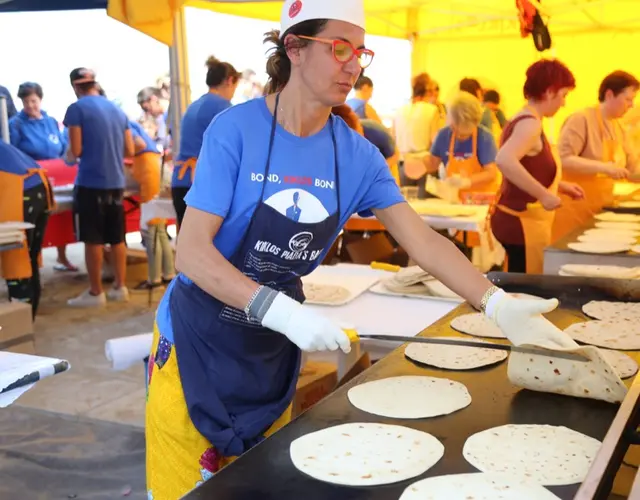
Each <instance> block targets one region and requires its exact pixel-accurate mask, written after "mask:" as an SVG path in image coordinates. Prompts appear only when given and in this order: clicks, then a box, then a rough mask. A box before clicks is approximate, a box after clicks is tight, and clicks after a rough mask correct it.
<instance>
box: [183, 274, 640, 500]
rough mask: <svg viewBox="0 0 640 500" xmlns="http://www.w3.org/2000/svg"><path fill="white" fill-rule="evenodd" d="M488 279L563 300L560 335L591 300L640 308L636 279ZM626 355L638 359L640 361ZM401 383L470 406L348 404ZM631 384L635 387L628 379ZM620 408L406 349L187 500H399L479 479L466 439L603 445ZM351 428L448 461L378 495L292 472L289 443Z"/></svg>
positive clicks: (377, 490)
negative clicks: (403, 415)
mask: <svg viewBox="0 0 640 500" xmlns="http://www.w3.org/2000/svg"><path fill="white" fill-rule="evenodd" d="M489 279H491V281H493V282H494V283H496V284H497V285H498V286H501V287H503V288H504V289H505V290H506V291H509V292H520V293H529V294H532V295H537V296H540V297H545V298H547V297H557V298H558V299H560V303H561V305H560V308H559V309H558V310H556V311H554V312H552V313H550V314H549V315H548V317H549V319H550V320H551V321H553V322H554V323H555V324H556V325H558V326H559V327H560V328H565V327H567V326H569V325H570V324H572V323H575V322H578V321H584V320H585V319H587V318H586V316H584V315H583V314H582V312H581V309H580V308H581V306H582V305H583V304H585V303H586V302H588V301H590V300H616V301H617V300H629V301H640V281H631V280H629V281H627V280H609V279H600V278H579V277H576V278H566V277H561V276H544V275H524V274H523V275H520V274H507V273H490V274H489ZM469 312H473V309H472V308H471V306H469V305H468V304H462V305H460V306H459V307H457V308H456V309H454V310H453V311H451V313H449V314H447V315H446V316H444V317H443V318H442V319H440V320H439V321H438V322H436V323H434V324H433V325H432V326H430V327H429V328H427V329H426V330H425V331H423V332H422V333H421V335H423V336H442V335H454V336H462V335H460V334H458V333H457V332H455V331H454V330H452V329H451V327H450V326H449V324H450V322H451V320H452V319H453V318H454V317H456V316H458V315H461V314H466V313H469ZM465 338H468V337H467V336H465ZM492 341H494V339H492ZM626 352H627V354H630V355H632V356H634V357H635V358H636V359H637V356H638V353H636V352H629V351H626ZM398 375H428V376H435V377H445V378H449V379H452V380H456V381H458V382H461V383H463V384H464V385H465V386H466V387H467V389H468V390H469V393H470V394H471V397H472V400H473V401H472V403H471V405H470V406H469V407H467V408H465V409H463V410H460V411H458V412H456V413H453V414H451V415H447V416H443V417H436V418H429V419H422V420H401V419H391V418H385V417H379V416H376V415H370V414H368V413H365V412H363V411H360V410H358V409H357V408H355V407H353V406H352V405H351V404H350V403H349V401H348V399H347V391H348V390H349V388H350V387H352V386H353V385H356V384H359V383H363V382H366V381H371V380H376V379H380V378H385V377H392V376H398ZM627 383H628V384H630V382H629V381H627ZM619 406H620V405H614V404H610V403H605V402H602V401H595V400H589V399H580V398H573V397H568V396H561V395H555V394H546V393H540V392H534V391H528V390H523V389H518V388H516V387H514V386H512V385H511V384H510V383H509V381H508V379H507V363H506V362H503V363H500V364H498V365H494V366H490V367H485V368H480V369H476V370H469V371H451V370H441V369H437V368H430V367H425V366H419V365H417V364H415V363H413V362H411V361H409V360H408V359H406V358H405V356H404V346H401V347H400V348H398V349H396V350H395V351H393V352H392V353H391V354H389V355H388V356H386V357H385V358H383V359H382V360H380V361H379V362H378V363H376V364H375V365H374V366H372V367H371V368H369V369H368V370H366V371H365V372H364V373H362V374H361V375H359V376H358V377H356V378H355V379H354V380H352V381H351V382H349V383H348V384H346V385H345V386H343V387H341V388H340V389H338V390H336V391H335V392H334V393H332V394H331V395H329V396H328V397H326V398H325V399H323V400H322V401H321V402H320V403H318V404H317V405H315V406H314V407H313V408H311V409H310V410H309V411H307V412H305V413H303V414H302V415H301V416H300V417H298V418H297V419H296V420H294V421H293V422H292V423H291V424H289V425H287V426H286V427H284V428H283V429H282V430H280V431H278V432H277V433H276V434H274V435H273V436H272V437H270V438H269V439H267V440H265V441H264V442H263V443H261V444H260V445H258V446H257V447H255V448H254V449H252V450H251V451H249V452H248V453H246V454H245V455H244V456H242V457H241V458H240V459H238V460H237V461H236V462H234V463H232V464H231V465H230V466H228V467H226V468H225V469H223V470H222V471H220V472H219V473H218V474H216V475H215V476H214V477H213V478H212V479H210V480H209V481H207V482H206V483H205V484H204V485H202V486H201V487H200V488H198V489H196V490H194V491H193V492H191V493H190V494H189V495H187V496H186V497H185V498H186V499H188V500H196V499H215V500H254V499H257V498H260V499H261V500H268V499H273V500H276V499H277V500H284V499H304V500H315V499H331V500H395V499H398V498H399V497H400V494H401V493H402V491H403V490H404V489H405V488H406V487H407V486H408V485H409V484H411V483H412V482H415V481H418V480H420V479H423V478H425V477H432V476H440V475H444V474H460V473H468V472H476V469H475V468H474V467H472V466H471V465H470V464H469V463H468V462H467V461H466V460H465V459H464V457H463V456H462V447H463V445H464V442H465V440H466V439H467V437H469V436H470V435H472V434H474V433H476V432H479V431H482V430H484V429H487V428H491V427H495V426H499V425H504V424H549V425H563V426H566V427H569V428H571V429H574V430H576V431H578V432H582V433H584V434H586V435H588V436H592V437H594V438H596V439H599V440H603V439H604V437H605V435H606V434H607V431H608V430H609V428H610V426H611V424H612V422H613V420H614V417H615V416H616V413H617V411H618V408H619ZM349 422H380V423H387V424H396V425H404V426H407V427H411V428H414V429H419V430H423V431H425V432H429V433H431V434H433V435H434V436H435V437H437V438H438V439H439V440H440V441H441V442H442V443H443V444H444V446H445V455H444V457H443V458H442V459H441V460H440V462H438V463H437V464H436V465H435V466H434V467H433V468H432V469H431V470H429V471H427V472H426V473H425V474H424V475H422V476H419V477H416V478H414V479H412V480H409V481H403V482H401V483H396V484H391V485H385V486H376V487H345V486H338V485H333V484H329V483H324V482H321V481H317V480H315V479H313V478H311V477H309V476H306V475H305V474H303V473H301V472H299V471H298V470H297V469H295V467H294V466H293V463H292V462H291V459H290V456H289V445H290V443H291V442H292V441H293V440H295V439H296V438H298V437H301V436H304V435H305V434H309V433H311V432H314V431H317V430H320V429H324V428H326V427H330V426H334V425H339V424H343V423H349ZM579 486H580V485H577V484H575V485H568V486H553V487H549V490H551V491H552V492H553V493H555V494H556V495H557V496H559V497H560V498H562V499H567V500H568V499H573V498H574V496H575V495H576V493H577V492H578V489H579ZM603 498H606V497H603Z"/></svg>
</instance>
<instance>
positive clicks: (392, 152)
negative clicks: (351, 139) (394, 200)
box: [360, 118, 400, 182]
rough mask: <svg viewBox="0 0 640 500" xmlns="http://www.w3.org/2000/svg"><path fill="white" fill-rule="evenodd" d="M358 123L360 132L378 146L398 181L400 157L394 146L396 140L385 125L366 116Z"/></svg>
mask: <svg viewBox="0 0 640 500" xmlns="http://www.w3.org/2000/svg"><path fill="white" fill-rule="evenodd" d="M360 123H361V124H362V132H363V134H364V136H365V138H366V139H367V140H368V141H369V142H370V143H371V144H373V145H374V146H375V147H377V148H378V151H380V154H382V156H384V159H385V160H387V165H389V168H390V169H391V173H392V175H393V177H394V179H396V180H397V181H398V182H400V178H399V174H398V159H399V158H400V153H399V152H398V148H396V141H394V140H393V136H392V135H391V133H390V132H389V130H388V129H387V127H385V126H384V125H382V124H381V123H378V122H377V121H375V120H369V119H368V118H365V119H364V120H360Z"/></svg>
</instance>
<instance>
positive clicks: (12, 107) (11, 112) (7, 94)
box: [0, 85, 18, 119]
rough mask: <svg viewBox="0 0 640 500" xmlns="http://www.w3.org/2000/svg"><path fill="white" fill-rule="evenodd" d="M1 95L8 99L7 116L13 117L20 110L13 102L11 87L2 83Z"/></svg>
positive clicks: (0, 86)
mask: <svg viewBox="0 0 640 500" xmlns="http://www.w3.org/2000/svg"><path fill="white" fill-rule="evenodd" d="M0 97H4V98H5V99H6V100H7V118H9V119H11V118H12V117H13V115H15V114H16V113H17V112H18V110H17V109H16V106H15V104H14V103H13V97H11V92H9V89H8V88H7V87H3V86H2V85H0Z"/></svg>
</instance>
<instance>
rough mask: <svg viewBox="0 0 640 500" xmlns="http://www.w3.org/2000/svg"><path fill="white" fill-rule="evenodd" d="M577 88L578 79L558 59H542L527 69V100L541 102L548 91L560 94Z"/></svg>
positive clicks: (525, 85) (524, 89)
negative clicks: (563, 90)
mask: <svg viewBox="0 0 640 500" xmlns="http://www.w3.org/2000/svg"><path fill="white" fill-rule="evenodd" d="M574 88H576V79H575V78H574V76H573V73H571V70H570V69H569V68H567V67H566V66H565V65H564V64H562V63H561V62H560V61H558V60H557V59H541V60H540V61H536V62H534V63H533V64H532V65H531V66H529V68H527V79H526V81H525V82H524V87H523V93H524V97H525V99H537V100H540V99H542V98H543V97H544V95H545V93H546V92H547V91H549V90H550V91H553V92H558V91H559V90H560V89H574Z"/></svg>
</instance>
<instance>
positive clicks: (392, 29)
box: [187, 0, 640, 40]
mask: <svg viewBox="0 0 640 500" xmlns="http://www.w3.org/2000/svg"><path fill="white" fill-rule="evenodd" d="M532 3H534V4H536V5H538V6H539V8H540V9H541V13H542V14H543V18H545V20H548V19H550V21H551V26H552V28H553V29H554V31H562V32H577V31H585V30H589V31H602V30H611V29H615V30H616V31H621V30H625V31H631V30H634V29H636V28H637V27H638V25H639V24H640V6H639V4H638V2H637V0H544V2H542V3H538V2H537V1H535V0H534V1H533V2H532ZM364 4H365V11H366V14H367V26H366V29H367V33H368V34H370V35H379V36H387V37H392V38H402V39H406V40H412V39H414V38H415V37H416V36H417V37H419V38H434V37H436V36H437V37H438V38H441V37H442V36H443V35H447V36H460V35H464V36H465V37H470V36H480V37H482V36H486V35H487V34H488V33H491V34H505V35H508V36H516V37H517V36H519V25H518V20H517V18H518V16H517V10H516V5H515V1H513V0H484V1H483V2H474V1H472V0H466V1H465V0H461V1H456V0H448V1H447V0H437V1H435V0H364ZM187 5H191V6H197V7H200V8H205V9H209V10H212V11H215V12H220V13H224V14H232V15H236V16H241V17H249V18H253V19H263V20H268V21H274V22H278V21H279V19H280V8H281V6H282V2H279V1H277V2H274V1H259V0H258V1H242V0H240V1H238V0H236V1H233V0H231V1H219V0H218V1H208V0H192V1H188V2H187ZM634 13H635V16H634Z"/></svg>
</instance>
